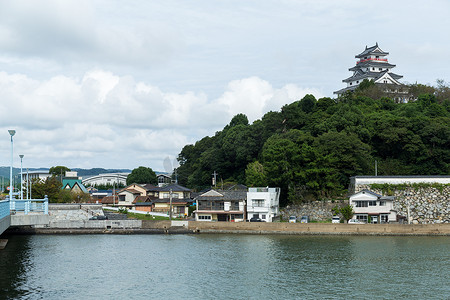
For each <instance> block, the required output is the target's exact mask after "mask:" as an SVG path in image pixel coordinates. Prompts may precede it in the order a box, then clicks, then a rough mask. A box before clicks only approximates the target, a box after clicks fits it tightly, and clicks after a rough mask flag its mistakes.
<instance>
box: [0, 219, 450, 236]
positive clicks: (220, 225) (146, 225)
mask: <svg viewBox="0 0 450 300" xmlns="http://www.w3.org/2000/svg"><path fill="white" fill-rule="evenodd" d="M95 222H96V223H95V225H96V226H95V228H92V227H91V228H86V227H85V228H80V227H79V228H67V227H64V228H48V227H47V228H32V227H30V226H22V227H11V228H9V229H8V230H7V231H6V232H5V235H15V234H17V235H32V234H47V235H52V234H55V235H56V234H67V235H70V234H251V235H255V234H258V235H259V234H261V235H270V234H274V235H322V236H323V235H330V236H350V235H355V236H450V224H447V223H446V224H362V225H350V224H342V223H341V224H332V223H307V224H299V223H295V224H292V223H249V222H245V223H244V222H239V223H228V222H198V221H142V225H141V226H140V227H139V228H136V227H134V228H125V227H122V228H120V227H119V228H107V226H106V224H107V223H106V222H107V221H95ZM101 225H104V226H101Z"/></svg>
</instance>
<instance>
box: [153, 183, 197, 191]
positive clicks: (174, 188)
mask: <svg viewBox="0 0 450 300" xmlns="http://www.w3.org/2000/svg"><path fill="white" fill-rule="evenodd" d="M157 190H158V191H160V192H170V190H172V192H190V191H191V190H190V189H188V188H187V187H184V186H181V185H179V184H177V183H171V184H168V185H165V186H163V187H160V188H157Z"/></svg>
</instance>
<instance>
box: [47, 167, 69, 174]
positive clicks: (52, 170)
mask: <svg viewBox="0 0 450 300" xmlns="http://www.w3.org/2000/svg"><path fill="white" fill-rule="evenodd" d="M48 172H49V173H50V174H51V175H53V176H64V175H65V174H66V172H70V169H69V168H68V167H65V166H55V167H51V168H50V169H49V170H48Z"/></svg>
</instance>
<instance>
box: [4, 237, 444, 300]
mask: <svg viewBox="0 0 450 300" xmlns="http://www.w3.org/2000/svg"><path fill="white" fill-rule="evenodd" d="M14 240H15V242H13V241H14ZM449 255H450V240H449V239H448V238H446V237H436V238H432V237H431V238H428V237H367V236H366V237H358V236H278V235H214V234H211V235H209V234H207V235H72V236H63V235H55V236H29V237H14V238H11V241H10V243H9V244H8V247H7V251H6V252H2V251H0V258H1V265H0V266H1V269H2V270H8V272H1V274H0V276H3V277H4V278H3V277H1V278H0V279H1V280H0V284H1V291H2V293H1V295H5V294H6V295H8V297H9V298H22V297H23V298H26V297H29V298H32V299H35V298H45V299H61V298H69V299H72V298H77V299H79V298H88V299H90V298H98V297H99V298H102V299H103V298H106V299H109V298H113V299H122V298H127V299H128V298H132V299H148V298H152V299H154V298H164V299H180V298H188V299H191V298H204V299H216V298H219V299H222V298H231V299H241V298H249V299H280V298H285V299H317V298H326V299H342V298H349V297H358V298H367V297H381V298H399V297H401V298H411V297H410V296H409V294H408V293H410V291H411V290H414V293H415V294H414V296H413V297H412V298H445V297H446V296H448V295H450V289H449V286H448V277H449V275H450V273H449V270H450V256H449Z"/></svg>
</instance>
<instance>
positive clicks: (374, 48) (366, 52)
mask: <svg viewBox="0 0 450 300" xmlns="http://www.w3.org/2000/svg"><path fill="white" fill-rule="evenodd" d="M377 49H378V50H377ZM372 53H373V54H381V55H388V54H389V52H384V51H383V50H381V49H380V48H379V47H378V43H376V44H375V46H372V47H369V48H367V46H366V49H365V50H364V51H363V52H361V53H360V54H358V55H355V58H361V57H363V56H365V55H369V54H372Z"/></svg>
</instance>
